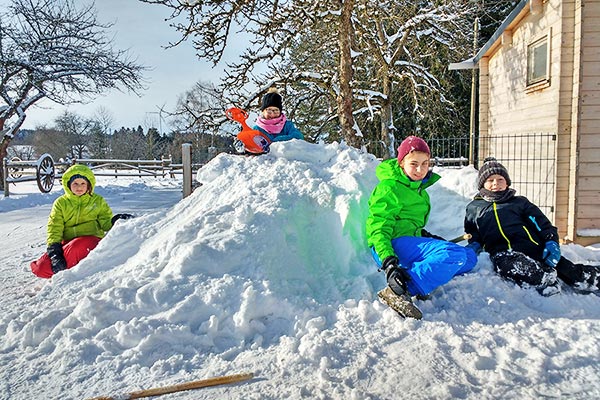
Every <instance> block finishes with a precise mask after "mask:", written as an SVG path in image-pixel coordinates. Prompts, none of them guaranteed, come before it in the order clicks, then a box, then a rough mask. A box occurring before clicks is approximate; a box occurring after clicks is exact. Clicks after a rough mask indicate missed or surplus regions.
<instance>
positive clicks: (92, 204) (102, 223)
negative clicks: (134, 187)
mask: <svg viewBox="0 0 600 400" xmlns="http://www.w3.org/2000/svg"><path fill="white" fill-rule="evenodd" d="M76 174H79V175H82V176H84V177H86V178H87V180H88V181H89V182H90V184H91V190H90V191H89V192H88V193H85V194H84V195H82V196H76V195H75V194H73V192H72V191H71V189H70V188H69V185H68V183H69V179H71V177H72V176H73V175H76ZM62 185H63V188H64V189H65V194H63V195H62V196H60V197H59V198H58V199H56V201H54V204H53V205H52V210H51V211H50V217H49V218H48V238H47V243H48V245H50V244H52V243H61V242H63V241H65V242H68V241H69V240H71V239H74V238H76V237H80V236H96V237H99V238H102V237H104V235H105V234H106V232H107V231H108V230H109V229H110V228H111V227H112V223H111V218H112V215H113V213H112V210H111V209H110V207H109V206H108V204H107V203H106V201H105V200H104V198H103V197H102V196H100V195H97V194H95V193H94V187H95V185H96V178H95V177H94V173H93V172H92V170H91V169H89V168H88V167H86V166H85V165H81V164H76V165H73V166H72V167H70V168H69V169H68V170H66V171H65V173H64V174H63V176H62Z"/></svg>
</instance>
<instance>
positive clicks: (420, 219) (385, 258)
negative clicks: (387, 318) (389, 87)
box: [366, 136, 477, 298]
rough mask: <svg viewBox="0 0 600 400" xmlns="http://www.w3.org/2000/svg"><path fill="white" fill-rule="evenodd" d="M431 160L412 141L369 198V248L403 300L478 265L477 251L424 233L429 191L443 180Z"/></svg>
mask: <svg viewBox="0 0 600 400" xmlns="http://www.w3.org/2000/svg"><path fill="white" fill-rule="evenodd" d="M430 158H431V152H430V150H429V146H428V145H427V143H426V142H425V141H424V140H423V139H421V138H419V137H416V136H409V137H407V138H406V139H404V141H402V143H401V144H400V147H398V158H397V159H395V158H394V159H390V160H386V161H383V162H382V163H381V164H379V165H378V166H377V169H376V174H377V177H378V178H379V181H380V182H379V183H378V184H377V186H376V187H375V189H374V190H373V193H372V194H371V197H370V198H369V216H368V218H367V226H366V228H367V239H368V244H369V246H370V247H371V250H372V254H373V258H374V259H375V262H376V263H377V265H378V266H379V267H380V268H381V269H382V270H384V271H385V273H386V278H387V283H388V285H389V288H390V289H391V290H392V291H393V292H394V293H395V294H397V295H399V296H406V294H408V295H411V296H415V295H421V296H426V295H428V294H429V293H430V292H432V291H433V290H434V289H435V288H437V287H438V286H441V285H443V284H445V283H447V282H448V281H450V280H451V279H452V278H453V277H454V276H456V275H458V274H462V273H465V272H468V271H470V270H472V269H473V268H474V267H475V264H477V255H476V254H475V252H474V251H473V250H472V249H470V248H465V247H462V246H460V245H458V244H455V243H451V242H447V241H445V240H443V239H442V238H440V237H438V236H435V235H432V234H430V233H429V232H427V231H426V230H425V229H424V227H425V225H426V224H427V220H428V218H429V213H430V210H431V205H430V199H429V194H428V193H427V191H426V189H427V188H428V187H430V186H431V185H433V184H434V183H435V182H437V181H438V180H439V179H440V176H439V175H438V174H436V173H434V172H433V171H431V170H430ZM409 298H410V297H409Z"/></svg>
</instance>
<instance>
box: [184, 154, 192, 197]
mask: <svg viewBox="0 0 600 400" xmlns="http://www.w3.org/2000/svg"><path fill="white" fill-rule="evenodd" d="M181 163H182V167H183V198H184V199H185V198H186V197H188V196H189V195H190V194H192V145H191V144H190V143H184V144H182V145H181Z"/></svg>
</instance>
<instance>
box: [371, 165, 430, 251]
mask: <svg viewBox="0 0 600 400" xmlns="http://www.w3.org/2000/svg"><path fill="white" fill-rule="evenodd" d="M375 173H376V175H377V178H379V181H380V182H379V184H377V186H376V187H375V189H374V190H373V193H371V197H370V198H369V217H368V218H367V227H366V228H367V240H368V244H369V246H370V247H374V248H375V251H376V252H377V255H378V256H379V258H380V259H381V260H385V258H386V257H388V256H393V255H395V253H394V249H393V248H392V239H394V238H397V237H400V236H421V230H422V229H423V228H424V227H425V225H426V224H427V220H428V218H429V213H430V211H431V204H430V201H429V194H428V193H427V192H426V191H425V189H427V188H428V187H429V186H431V185H433V184H434V183H435V182H437V181H438V180H439V179H440V176H439V175H438V174H435V173H433V172H430V173H429V174H427V176H426V177H425V179H423V180H421V181H412V180H411V179H410V178H409V177H408V176H406V174H405V173H404V171H403V170H402V168H401V167H400V166H399V165H398V160H397V159H395V158H392V159H389V160H386V161H383V162H382V163H381V164H379V165H378V166H377V169H376V170H375Z"/></svg>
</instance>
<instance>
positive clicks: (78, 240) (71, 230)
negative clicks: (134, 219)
mask: <svg viewBox="0 0 600 400" xmlns="http://www.w3.org/2000/svg"><path fill="white" fill-rule="evenodd" d="M62 184H63V187H64V190H65V194H63V195H62V196H60V197H59V198H58V199H56V200H55V201H54V204H53V205H52V210H51V211H50V217H49V218H48V231H47V232H48V235H47V244H48V248H47V252H46V253H44V254H43V255H42V257H40V259H38V260H37V261H34V262H32V263H31V264H30V267H31V270H32V272H33V273H34V274H35V275H37V276H39V277H40V278H50V277H51V276H52V275H54V274H56V273H57V272H60V271H63V270H65V269H68V268H71V267H73V266H75V265H77V263H79V261H81V260H82V259H84V258H85V257H86V256H87V255H88V254H89V252H90V251H92V250H93V249H94V248H95V247H96V246H97V245H98V242H100V239H101V238H103V237H104V235H105V234H106V232H107V231H108V230H109V229H110V228H111V227H112V226H113V223H114V222H115V221H116V220H117V219H127V218H129V217H131V215H129V214H117V215H115V216H113V213H112V211H111V209H110V207H109V206H108V204H107V203H106V201H105V200H104V198H103V197H102V196H100V195H98V194H96V193H94V186H95V184H96V178H95V177H94V173H93V172H92V170H91V169H89V168H88V167H87V166H85V165H81V164H77V165H73V166H72V167H70V168H69V169H67V170H66V171H65V173H64V174H63V176H62Z"/></svg>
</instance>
